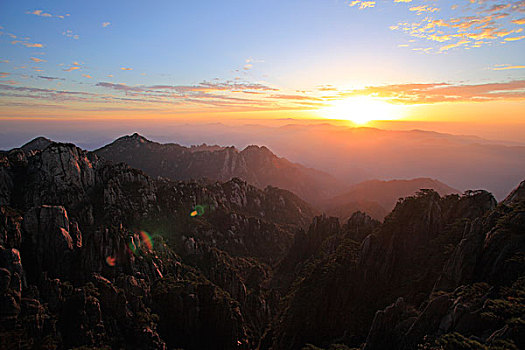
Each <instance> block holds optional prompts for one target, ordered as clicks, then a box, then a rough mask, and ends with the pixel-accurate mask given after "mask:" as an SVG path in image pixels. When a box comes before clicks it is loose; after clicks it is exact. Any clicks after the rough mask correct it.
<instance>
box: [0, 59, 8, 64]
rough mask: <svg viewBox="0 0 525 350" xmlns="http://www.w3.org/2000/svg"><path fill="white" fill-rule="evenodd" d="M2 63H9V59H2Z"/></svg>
mask: <svg viewBox="0 0 525 350" xmlns="http://www.w3.org/2000/svg"><path fill="white" fill-rule="evenodd" d="M0 63H9V60H0Z"/></svg>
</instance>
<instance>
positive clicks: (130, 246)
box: [128, 238, 137, 255]
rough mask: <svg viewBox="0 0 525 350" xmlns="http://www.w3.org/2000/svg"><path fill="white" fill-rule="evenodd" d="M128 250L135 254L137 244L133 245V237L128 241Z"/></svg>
mask: <svg viewBox="0 0 525 350" xmlns="http://www.w3.org/2000/svg"><path fill="white" fill-rule="evenodd" d="M128 248H129V251H130V252H131V253H133V254H135V255H137V246H136V245H135V242H134V241H133V238H131V240H130V241H129V243H128Z"/></svg>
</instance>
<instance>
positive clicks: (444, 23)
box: [349, 0, 525, 53]
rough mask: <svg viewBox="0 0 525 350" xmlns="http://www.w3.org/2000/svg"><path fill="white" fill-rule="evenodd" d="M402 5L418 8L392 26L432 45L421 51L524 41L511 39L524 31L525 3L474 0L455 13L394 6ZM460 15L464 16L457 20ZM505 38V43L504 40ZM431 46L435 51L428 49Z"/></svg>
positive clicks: (420, 6)
mask: <svg viewBox="0 0 525 350" xmlns="http://www.w3.org/2000/svg"><path fill="white" fill-rule="evenodd" d="M400 2H408V3H410V4H411V5H412V4H414V6H411V7H405V9H406V11H407V13H406V17H407V18H405V19H404V20H403V21H400V22H398V23H393V24H392V23H389V24H388V27H389V28H390V29H391V30H397V31H401V32H403V33H405V34H406V35H408V36H410V37H412V38H414V39H415V40H417V41H418V42H423V41H428V42H430V43H431V45H425V44H421V43H420V45H418V46H421V47H424V48H425V50H423V49H422V50H418V51H424V52H427V53H444V52H446V51H448V50H451V49H473V48H479V47H482V46H488V45H495V44H501V43H508V42H512V41H518V40H521V39H523V38H522V37H521V36H516V37H507V36H508V35H510V34H512V33H520V32H521V31H522V30H523V28H520V27H519V26H520V25H523V24H525V18H524V17H523V16H522V15H520V14H522V13H525V0H520V1H501V2H499V1H498V2H496V1H495V0H490V1H489V0H472V1H468V2H467V3H465V2H462V3H459V4H456V5H453V6H452V7H451V9H452V11H440V8H439V7H438V6H431V5H427V4H417V3H416V2H415V1H414V2H413V1H408V0H407V1H405V0H394V3H400ZM361 3H362V1H361V0H355V1H352V2H350V4H349V5H350V6H352V7H357V8H358V7H359V5H360V4H361ZM434 3H439V2H434ZM382 5H383V3H382V2H378V5H377V6H382ZM401 9H402V8H401ZM459 13H460V14H462V15H461V16H459V17H456V16H457V14H459ZM455 15H456V16H455ZM505 37H507V38H506V39H504V40H503V41H502V40H501V38H505ZM467 41H470V42H467ZM443 42H447V43H446V45H440V44H439V43H443ZM427 46H428V47H431V48H430V49H429V50H426V48H427ZM401 47H403V46H401Z"/></svg>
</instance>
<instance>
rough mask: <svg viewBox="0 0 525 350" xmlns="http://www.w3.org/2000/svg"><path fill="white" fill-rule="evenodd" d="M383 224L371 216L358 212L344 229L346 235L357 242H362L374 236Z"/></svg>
mask: <svg viewBox="0 0 525 350" xmlns="http://www.w3.org/2000/svg"><path fill="white" fill-rule="evenodd" d="M379 225H381V223H380V222H379V221H377V220H375V219H373V218H372V217H370V215H367V214H366V213H363V212H361V211H357V212H355V213H353V214H352V216H351V217H350V219H348V221H347V223H346V224H345V225H344V227H343V228H342V229H343V231H344V232H345V234H347V235H348V236H349V237H350V238H352V239H353V240H355V241H357V242H361V241H362V240H363V239H364V238H365V237H366V236H368V235H370V234H372V233H373V232H374V230H375V229H376V228H378V227H379Z"/></svg>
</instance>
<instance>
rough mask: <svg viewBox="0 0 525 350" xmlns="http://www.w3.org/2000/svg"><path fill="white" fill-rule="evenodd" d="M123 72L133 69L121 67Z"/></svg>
mask: <svg viewBox="0 0 525 350" xmlns="http://www.w3.org/2000/svg"><path fill="white" fill-rule="evenodd" d="M120 69H122V70H133V68H127V67H121V68H120Z"/></svg>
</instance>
